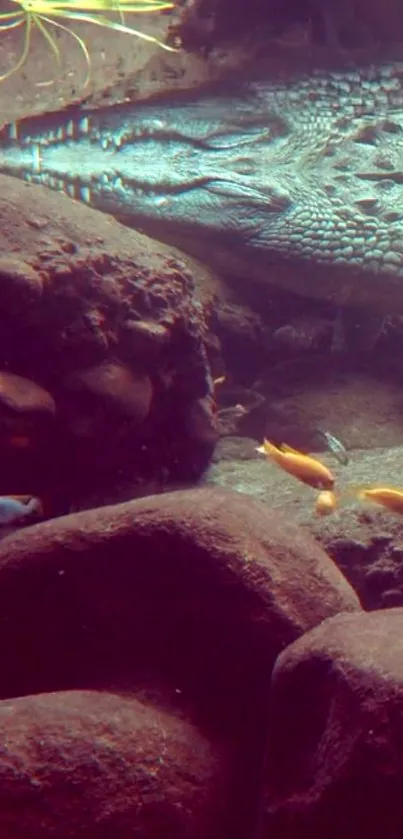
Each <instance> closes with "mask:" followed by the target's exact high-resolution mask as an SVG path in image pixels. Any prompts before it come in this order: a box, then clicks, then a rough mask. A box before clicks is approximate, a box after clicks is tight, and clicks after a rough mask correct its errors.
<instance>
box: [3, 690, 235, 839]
mask: <svg viewBox="0 0 403 839" xmlns="http://www.w3.org/2000/svg"><path fill="white" fill-rule="evenodd" d="M0 732H1V734H0V740H1V746H0V785H1V810H0V835H1V837H2V839H38V837H41V839H47V837H55V836H57V839H71V838H72V837H78V836H85V837H91V839H132V837H134V836H136V839H137V837H138V839H158V838H159V837H164V839H207V837H209V839H230V837H231V835H233V834H231V833H230V832H229V828H228V822H229V821H230V819H231V815H230V814H231V807H230V803H229V800H228V767H227V766H226V760H225V756H224V755H223V754H222V752H220V750H219V749H217V748H215V747H214V746H212V744H211V743H210V742H209V741H208V739H206V738H205V737H204V736H203V735H202V734H201V733H200V732H199V731H198V730H197V728H196V727H195V726H193V725H192V724H191V723H189V722H187V721H186V720H183V719H180V718H178V717H175V716H173V715H172V714H169V713H168V712H167V711H164V710H162V709H158V708H155V707H154V708H153V707H152V706H150V705H147V704H145V703H144V702H141V701H139V700H138V699H136V698H134V697H125V696H118V695H114V694H110V693H105V692H96V691H70V692H61V693H50V694H42V695H39V696H25V697H22V698H19V699H11V700H9V701H6V702H0ZM227 828H228V829H227Z"/></svg>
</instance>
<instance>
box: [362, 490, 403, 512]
mask: <svg viewBox="0 0 403 839" xmlns="http://www.w3.org/2000/svg"><path fill="white" fill-rule="evenodd" d="M357 498H360V499H361V501H373V502H374V503H375V504H380V505H381V507H386V509H387V510H390V511H391V512H392V513H400V515H403V490H402V489H393V487H368V488H367V489H365V488H361V489H358V490H357Z"/></svg>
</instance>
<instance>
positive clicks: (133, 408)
mask: <svg viewBox="0 0 403 839" xmlns="http://www.w3.org/2000/svg"><path fill="white" fill-rule="evenodd" d="M66 386H67V387H68V388H71V389H72V390H77V391H80V392H81V393H82V394H83V395H84V396H87V397H88V396H92V397H97V398H98V399H99V400H101V401H102V402H103V404H104V405H105V406H106V407H110V408H112V409H115V410H116V411H117V412H118V413H121V414H123V415H124V416H127V417H129V418H130V419H131V420H132V421H133V420H135V421H136V422H137V423H141V422H143V420H145V418H146V417H147V415H148V413H149V411H150V406H151V400H152V385H151V381H150V378H149V376H144V375H141V374H136V373H135V372H134V371H133V370H128V369H127V367H123V365H121V364H99V365H98V366H96V367H90V368H87V369H84V370H81V371H79V372H77V373H72V375H71V376H70V377H69V378H68V380H67V382H66Z"/></svg>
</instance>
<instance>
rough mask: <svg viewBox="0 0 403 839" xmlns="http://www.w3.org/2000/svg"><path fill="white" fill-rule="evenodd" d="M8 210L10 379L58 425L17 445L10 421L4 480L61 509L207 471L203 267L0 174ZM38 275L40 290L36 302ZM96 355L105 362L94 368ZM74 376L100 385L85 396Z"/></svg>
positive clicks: (1, 345) (0, 237)
mask: <svg viewBox="0 0 403 839" xmlns="http://www.w3.org/2000/svg"><path fill="white" fill-rule="evenodd" d="M0 222H1V224H0V251H1V254H2V262H1V260H0V277H1V270H2V269H1V264H2V263H3V267H4V266H8V268H7V272H6V273H7V277H6V280H7V282H6V293H5V294H4V296H2V305H1V309H0V357H1V358H3V359H4V360H5V361H6V366H7V373H6V374H4V375H3V378H4V376H6V377H7V381H8V383H9V387H8V389H7V393H10V387H11V385H10V383H11V382H12V381H14V382H16V381H18V379H17V378H15V376H17V377H18V376H20V377H23V378H25V379H27V380H33V381H34V382H36V383H37V385H39V386H41V387H42V388H44V389H46V390H47V391H48V393H49V394H50V396H49V399H51V400H53V399H54V400H55V401H56V402H57V408H58V410H57V415H56V417H55V422H54V423H53V425H52V430H51V433H49V434H46V435H44V437H43V438H40V439H35V441H34V445H33V446H31V448H29V449H28V450H26V451H24V452H22V451H21V450H20V449H19V450H18V451H17V452H16V451H15V450H14V449H10V448H9V445H8V438H9V429H8V428H7V435H5V437H4V439H3V435H2V430H1V428H0V454H1V461H2V469H1V476H0V494H8V493H13V494H26V493H32V494H34V495H40V496H41V497H44V500H45V509H46V511H47V514H55V513H58V512H67V511H68V510H69V509H70V505H71V502H74V504H75V506H80V503H81V504H82V506H86V503H88V497H89V496H91V492H92V491H93V490H94V488H96V489H97V491H99V494H100V496H101V497H100V499H99V500H100V503H102V493H103V495H104V497H105V496H106V497H107V496H108V492H111V493H112V497H114V496H113V492H114V491H115V490H116V492H117V493H118V497H119V492H120V487H121V485H123V486H129V487H130V489H129V490H126V497H127V495H129V496H130V497H132V496H133V494H135V492H137V493H141V492H143V493H144V492H145V490H144V489H143V490H142V487H143V485H148V484H149V483H152V485H153V487H156V488H158V487H160V486H164V485H166V484H169V483H171V482H172V481H175V482H177V481H191V480H194V479H195V478H197V477H198V476H199V475H200V473H201V471H202V470H203V469H204V468H205V466H206V464H207V462H208V459H209V455H210V453H211V450H212V447H213V445H214V441H215V439H216V435H215V420H214V417H213V406H212V404H210V403H209V402H208V401H207V402H206V405H207V414H206V418H205V419H206V422H207V426H208V431H209V433H206V430H205V428H203V429H201V431H200V434H198V432H197V429H196V428H195V426H194V423H193V425H192V416H193V411H194V404H195V402H196V401H197V400H201V399H204V398H205V397H206V396H207V395H208V393H209V390H210V389H211V384H210V379H209V367H208V362H207V357H206V349H205V333H206V326H205V312H206V307H208V305H209V303H208V301H204V302H203V303H200V300H199V298H198V296H197V293H196V282H200V283H202V282H203V278H204V277H205V275H206V272H205V271H204V269H201V268H200V269H199V267H198V266H197V265H196V263H194V262H192V261H191V260H187V259H185V258H182V254H180V253H179V252H176V251H174V250H172V249H171V248H167V247H165V246H163V245H159V244H158V243H155V242H153V241H152V240H151V239H148V238H147V237H145V236H142V235H141V234H138V233H136V232H134V231H133V230H129V229H128V228H126V227H124V226H123V225H121V224H119V223H118V222H116V221H115V220H114V219H112V218H111V217H110V216H107V215H105V214H101V213H98V212H96V211H94V210H91V209H89V208H88V207H85V206H83V205H81V204H78V203H76V202H73V201H72V200H71V199H68V198H66V197H65V196H63V195H59V194H57V193H54V192H51V191H50V190H45V189H43V188H41V187H38V186H32V185H29V184H24V183H21V182H19V181H17V180H15V179H13V178H6V177H3V178H2V179H1V192H0ZM17 264H18V270H17V267H16V265H17ZM10 266H11V267H10ZM13 266H14V267H13ZM4 271H6V268H4ZM199 271H200V273H198V272H199ZM196 274H197V275H198V277H197V281H196V279H195V277H196ZM33 277H34V278H35V277H40V279H41V282H42V286H41V291H40V293H36V294H34V295H31V296H30V297H29V305H27V289H28V291H29V289H30V288H31V286H32V283H33ZM24 278H25V279H26V282H25V281H24ZM136 323H139V324H140V333H142V334H143V336H144V334H145V332H146V333H147V341H146V344H145V343H144V341H143V342H142V341H139V339H138V331H137V332H136V329H135V327H134V325H135V324H136ZM145 324H146V325H147V329H145ZM153 326H154V328H153ZM162 338H163V351H162V344H161V341H162ZM153 344H155V348H154V346H153ZM91 369H92V371H93V372H94V371H98V372H97V374H96V373H94V375H93V376H92V378H91V377H90V378H91V381H89V380H88V376H89V373H88V371H89V370H91ZM105 371H106V375H103V377H102V375H101V374H102V372H104V373H105ZM111 371H115V374H117V371H120V374H119V375H114V376H111ZM94 376H95V377H96V378H97V381H96V382H95V380H94ZM13 377H14V378H13ZM101 378H102V382H101V381H100V380H101ZM112 378H113V382H112ZM74 380H76V381H81V382H83V381H84V380H85V381H86V383H87V390H88V391H89V390H91V389H92V391H93V392H94V390H96V391H97V398H96V399H93V400H92V402H91V403H90V402H89V400H88V399H84V397H83V392H82V390H80V389H79V388H76V389H72V388H71V387H70V386H69V383H71V382H72V381H74ZM0 384H1V382H0ZM3 390H4V389H2V391H3ZM14 390H16V388H14ZM25 392H26V389H25ZM21 393H22V390H21V388H20V391H19V396H21ZM0 398H1V395H0ZM14 401H15V400H14ZM129 403H130V404H129Z"/></svg>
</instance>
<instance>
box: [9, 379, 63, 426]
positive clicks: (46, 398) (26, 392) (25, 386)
mask: <svg viewBox="0 0 403 839" xmlns="http://www.w3.org/2000/svg"><path fill="white" fill-rule="evenodd" d="M2 407H5V408H8V409H9V410H10V411H15V412H16V413H17V414H51V415H53V414H54V413H55V411H56V405H55V401H54V399H53V398H52V396H51V395H50V393H48V392H47V391H46V390H45V389H44V388H43V387H39V385H37V384H36V383H35V382H33V381H32V380H30V379H24V378H23V376H15V375H13V374H12V373H7V372H4V371H1V372H0V411H1V408H2Z"/></svg>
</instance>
